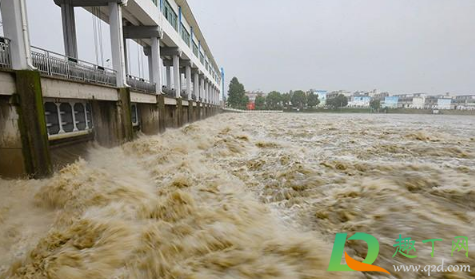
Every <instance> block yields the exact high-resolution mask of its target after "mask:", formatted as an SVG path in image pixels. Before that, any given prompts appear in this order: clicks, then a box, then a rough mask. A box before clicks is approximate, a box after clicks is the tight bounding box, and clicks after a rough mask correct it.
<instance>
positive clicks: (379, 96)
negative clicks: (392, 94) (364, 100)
mask: <svg viewBox="0 0 475 279" xmlns="http://www.w3.org/2000/svg"><path fill="white" fill-rule="evenodd" d="M386 97H389V93H388V92H381V93H377V94H375V95H374V96H371V98H372V99H373V100H379V101H381V102H382V101H384V99H385V98H386Z"/></svg>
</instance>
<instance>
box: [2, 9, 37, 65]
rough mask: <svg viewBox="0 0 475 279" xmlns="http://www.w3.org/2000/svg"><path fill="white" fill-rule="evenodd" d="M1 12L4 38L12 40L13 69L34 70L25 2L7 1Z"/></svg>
mask: <svg viewBox="0 0 475 279" xmlns="http://www.w3.org/2000/svg"><path fill="white" fill-rule="evenodd" d="M1 12H2V23H3V33H4V36H5V37H6V38H8V39H10V40H11V42H10V52H11V61H12V68H13V69H14V70H28V69H33V68H34V67H33V66H32V60H31V50H30V34H29V32H28V17H27V14H26V3H25V0H5V1H3V2H2V8H1Z"/></svg>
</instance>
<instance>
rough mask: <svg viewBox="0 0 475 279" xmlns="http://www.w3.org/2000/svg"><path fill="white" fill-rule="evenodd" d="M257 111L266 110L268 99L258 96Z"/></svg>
mask: <svg viewBox="0 0 475 279" xmlns="http://www.w3.org/2000/svg"><path fill="white" fill-rule="evenodd" d="M255 104H256V109H257V110H263V109H265V108H266V98H265V97H264V96H257V97H256V101H255Z"/></svg>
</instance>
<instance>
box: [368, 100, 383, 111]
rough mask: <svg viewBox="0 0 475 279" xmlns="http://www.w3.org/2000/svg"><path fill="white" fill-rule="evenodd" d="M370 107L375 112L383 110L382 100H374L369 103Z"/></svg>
mask: <svg viewBox="0 0 475 279" xmlns="http://www.w3.org/2000/svg"><path fill="white" fill-rule="evenodd" d="M369 106H370V107H371V108H372V109H374V110H379V109H380V108H381V100H378V99H373V100H371V102H370V103H369Z"/></svg>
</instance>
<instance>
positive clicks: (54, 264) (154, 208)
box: [0, 114, 475, 279]
mask: <svg viewBox="0 0 475 279" xmlns="http://www.w3.org/2000/svg"><path fill="white" fill-rule="evenodd" d="M0 192H1V193H2V194H1V196H0V278H58V279H62V278H71V279H76V278H78V279H79V278H89V279H93V278H176V279H181V278H183V279H192V278H193V279H218V278H225V279H226V278H262V279H267V278H269V279H270V278H277V279H281V278H282V279H283V278H301V279H310V278H426V277H428V275H427V274H424V273H423V272H405V273H403V272H396V271H394V268H393V265H399V264H414V265H416V264H419V265H426V264H440V262H441V260H442V259H444V260H445V262H446V263H449V264H468V265H471V267H472V268H471V271H466V272H457V273H450V272H438V273H434V274H431V278H452V279H455V278H475V246H474V245H473V244H474V243H475V118H474V117H470V116H467V117H463V116H434V115H416V116H413V115H354V114H348V115H342V114H262V115H257V114H248V115H245V114H222V115H218V116H215V117H212V118H209V119H207V120H204V121H201V122H196V123H194V124H192V125H189V126H186V127H184V128H182V129H177V130H168V131H167V132H166V133H164V134H162V135H158V136H151V137H148V136H142V137H140V138H139V139H137V140H136V141H134V142H131V143H128V144H125V145H123V146H121V147H117V148H114V149H104V148H101V147H97V146H91V149H90V152H89V155H88V156H87V157H86V158H84V159H81V160H79V161H77V162H76V163H74V164H71V165H69V166H68V167H66V168H64V169H62V170H61V171H60V172H58V173H57V174H56V175H55V176H54V177H52V178H50V179H46V180H41V181H32V180H15V181H11V180H8V181H7V180H0ZM356 232H364V233H367V234H371V235H373V236H374V237H376V238H377V240H378V241H379V245H380V251H379V257H378V259H377V260H376V262H375V263H374V264H375V265H378V266H381V267H383V268H386V269H387V270H388V271H390V272H391V275H386V274H382V273H361V272H334V273H331V272H327V271H326V270H327V268H328V264H329V260H330V256H331V252H332V247H333V242H334V239H335V234H337V233H348V235H349V236H351V235H352V234H354V233H356ZM399 235H402V237H404V238H405V237H411V239H412V240H414V241H416V242H415V248H416V251H411V252H410V254H411V255H417V258H414V259H410V258H406V257H404V256H401V255H396V256H395V257H393V255H394V254H395V251H396V248H395V247H394V246H393V245H394V244H396V239H398V237H399ZM456 236H467V237H468V239H469V242H468V245H469V250H470V252H471V254H470V253H469V254H468V257H467V256H466V254H465V251H461V252H457V251H456V252H454V254H453V256H452V255H451V249H452V240H453V239H454V237H456ZM426 239H443V241H441V242H437V243H436V247H435V255H434V257H433V258H432V257H431V245H430V243H429V244H422V241H423V240H426ZM345 251H347V252H348V254H350V255H351V256H352V257H353V258H355V259H357V260H363V259H364V258H365V257H366V252H367V246H366V244H365V243H364V242H361V241H348V242H347V244H346V248H345ZM472 251H473V252H472Z"/></svg>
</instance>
